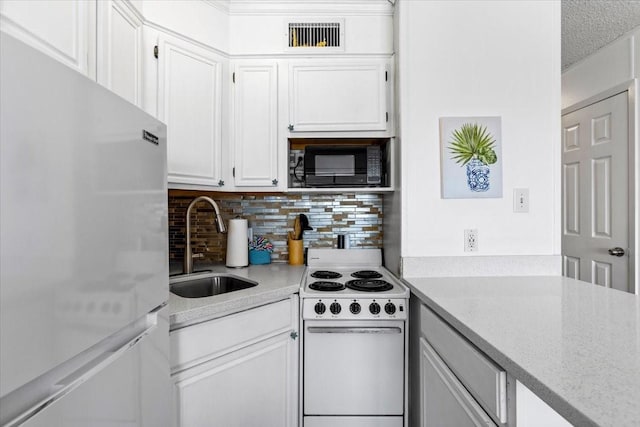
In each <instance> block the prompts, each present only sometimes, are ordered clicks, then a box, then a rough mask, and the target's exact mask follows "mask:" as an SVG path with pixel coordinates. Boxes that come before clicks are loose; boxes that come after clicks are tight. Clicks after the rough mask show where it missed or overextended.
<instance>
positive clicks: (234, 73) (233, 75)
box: [231, 71, 236, 83]
mask: <svg viewBox="0 0 640 427" xmlns="http://www.w3.org/2000/svg"><path fill="white" fill-rule="evenodd" d="M231 80H233V82H234V83H235V82H236V72H235V71H234V72H233V74H232V75H231Z"/></svg>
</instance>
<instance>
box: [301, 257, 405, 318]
mask: <svg viewBox="0 0 640 427" xmlns="http://www.w3.org/2000/svg"><path fill="white" fill-rule="evenodd" d="M307 259H308V260H309V261H308V263H309V265H308V266H307V269H306V272H305V275H304V279H303V283H302V288H301V289H300V297H301V298H302V299H303V317H304V318H308V319H311V318H313V319H398V318H404V317H405V315H404V314H405V313H406V308H405V307H406V305H407V303H406V300H407V299H408V298H409V289H408V288H407V287H406V286H404V284H402V283H401V282H400V281H399V280H398V279H397V278H396V277H395V276H394V275H393V274H391V272H389V271H388V270H387V269H385V268H384V267H382V265H381V264H382V256H381V252H380V250H379V249H309V253H308V255H307ZM400 307H402V309H400Z"/></svg>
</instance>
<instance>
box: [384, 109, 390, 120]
mask: <svg viewBox="0 0 640 427" xmlns="http://www.w3.org/2000/svg"><path fill="white" fill-rule="evenodd" d="M384 114H385V115H386V117H387V122H388V121H389V112H388V111H387V112H386V113H384Z"/></svg>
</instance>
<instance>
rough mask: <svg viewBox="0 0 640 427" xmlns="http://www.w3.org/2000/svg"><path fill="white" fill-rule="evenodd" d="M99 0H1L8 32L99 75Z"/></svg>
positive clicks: (0, 20) (0, 22) (1, 22)
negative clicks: (95, 0)
mask: <svg viewBox="0 0 640 427" xmlns="http://www.w3.org/2000/svg"><path fill="white" fill-rule="evenodd" d="M95 7H96V4H95V2H89V1H77V0H58V1H24V0H3V1H0V28H1V29H2V31H4V32H5V33H8V34H10V35H12V36H13V37H16V38H17V39H19V40H22V41H23V42H25V43H27V44H28V45H31V46H33V47H34V48H36V49H39V50H41V51H43V52H44V53H46V54H47V55H50V56H52V57H54V58H56V59H57V60H59V61H60V62H63V63H65V64H67V65H68V66H70V67H71V68H73V69H75V70H77V71H79V72H80V73H82V74H84V75H86V76H89V77H91V78H95V65H94V64H95V44H94V42H95V25H94V23H95V13H96V11H95Z"/></svg>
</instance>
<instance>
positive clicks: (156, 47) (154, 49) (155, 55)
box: [153, 45, 158, 59]
mask: <svg viewBox="0 0 640 427" xmlns="http://www.w3.org/2000/svg"><path fill="white" fill-rule="evenodd" d="M153 56H154V57H155V58H156V59H158V45H155V46H154V47H153Z"/></svg>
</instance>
